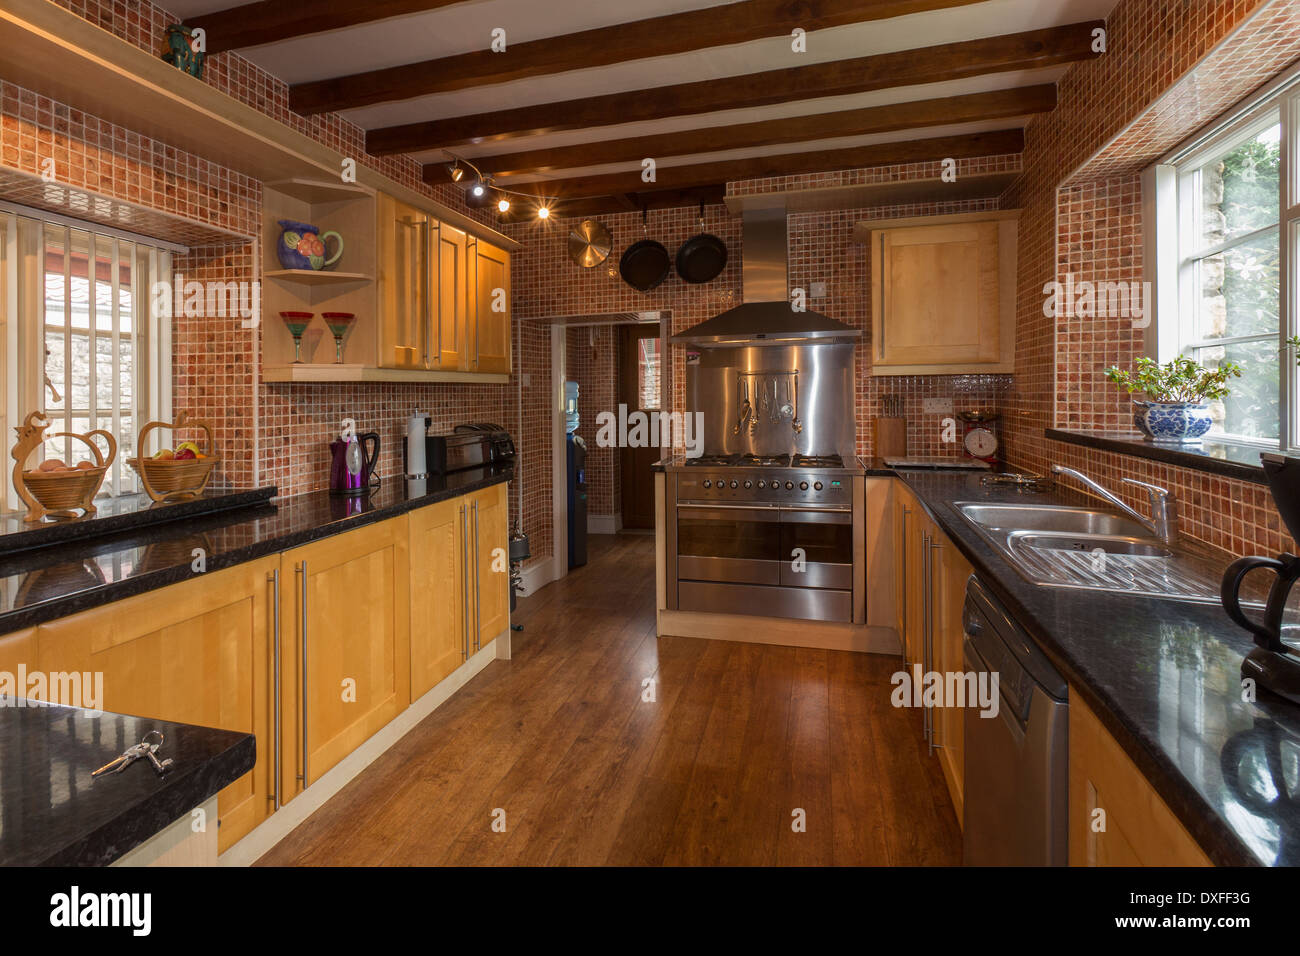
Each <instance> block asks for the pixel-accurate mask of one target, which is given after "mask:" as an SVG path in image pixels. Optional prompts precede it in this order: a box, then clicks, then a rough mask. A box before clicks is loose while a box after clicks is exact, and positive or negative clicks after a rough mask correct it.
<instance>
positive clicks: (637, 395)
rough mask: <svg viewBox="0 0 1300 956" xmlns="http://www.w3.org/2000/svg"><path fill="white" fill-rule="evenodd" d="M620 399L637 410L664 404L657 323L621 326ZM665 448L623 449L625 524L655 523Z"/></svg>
mask: <svg viewBox="0 0 1300 956" xmlns="http://www.w3.org/2000/svg"><path fill="white" fill-rule="evenodd" d="M618 356H619V358H618V400H619V402H620V403H621V404H623V405H626V406H627V410H628V414H629V415H630V414H631V413H632V412H635V411H642V412H646V413H649V412H653V411H657V410H659V409H661V408H662V407H663V372H664V366H663V340H662V339H661V338H660V337H659V326H657V325H625V326H622V327H620V329H619V346H618ZM661 455H662V452H661V451H660V449H659V448H658V447H657V446H652V447H648V448H620V449H619V496H620V498H621V501H622V512H623V527H624V528H640V529H644V530H649V529H651V528H653V527H654V526H655V496H654V488H655V485H654V472H653V471H652V470H651V466H652V465H653V464H654V463H655V462H656V461H658V460H659V458H660V457H661Z"/></svg>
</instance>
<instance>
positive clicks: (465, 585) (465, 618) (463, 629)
mask: <svg viewBox="0 0 1300 956" xmlns="http://www.w3.org/2000/svg"><path fill="white" fill-rule="evenodd" d="M460 641H461V644H460V659H461V660H463V661H464V660H469V527H468V523H467V522H466V520H465V506H464V505H463V504H462V505H461V506H460Z"/></svg>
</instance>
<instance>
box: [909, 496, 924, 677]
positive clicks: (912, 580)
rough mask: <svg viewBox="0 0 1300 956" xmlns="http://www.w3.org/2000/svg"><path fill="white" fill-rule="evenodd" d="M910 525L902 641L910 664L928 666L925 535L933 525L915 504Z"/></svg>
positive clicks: (910, 517)
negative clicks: (904, 626) (904, 621)
mask: <svg viewBox="0 0 1300 956" xmlns="http://www.w3.org/2000/svg"><path fill="white" fill-rule="evenodd" d="M910 508H911V512H912V513H911V514H909V515H908V516H907V517H908V522H907V540H906V542H905V543H904V547H905V548H906V553H907V595H906V601H907V623H906V628H905V634H904V638H903V657H904V658H905V659H906V661H907V663H908V664H921V665H924V664H925V626H926V613H927V611H926V607H927V592H926V574H925V569H926V560H927V557H926V551H927V547H926V534H927V532H928V531H929V528H930V521H929V519H928V518H926V516H925V514H924V513H923V512H922V511H921V509H920V508H919V507H918V506H917V504H916V502H915V501H913V502H912V503H911V504H910Z"/></svg>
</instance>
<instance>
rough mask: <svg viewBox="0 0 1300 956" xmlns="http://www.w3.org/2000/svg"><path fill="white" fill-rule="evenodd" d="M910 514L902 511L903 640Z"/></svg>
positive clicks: (905, 626)
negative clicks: (908, 517) (908, 519)
mask: <svg viewBox="0 0 1300 956" xmlns="http://www.w3.org/2000/svg"><path fill="white" fill-rule="evenodd" d="M911 513H912V509H911V508H904V509H903V535H902V538H903V560H902V571H903V639H904V640H906V639H907V516H908V515H910V514H911Z"/></svg>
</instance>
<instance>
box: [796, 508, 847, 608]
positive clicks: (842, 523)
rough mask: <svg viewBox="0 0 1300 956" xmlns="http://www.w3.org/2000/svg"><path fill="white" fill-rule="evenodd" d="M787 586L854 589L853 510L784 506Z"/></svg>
mask: <svg viewBox="0 0 1300 956" xmlns="http://www.w3.org/2000/svg"><path fill="white" fill-rule="evenodd" d="M779 583H780V584H783V585H785V586H786V587H800V588H833V589H835V590H840V591H851V590H852V589H853V511H852V509H849V508H845V509H842V510H841V509H812V508H782V509H781V577H780V582H779Z"/></svg>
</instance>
